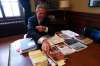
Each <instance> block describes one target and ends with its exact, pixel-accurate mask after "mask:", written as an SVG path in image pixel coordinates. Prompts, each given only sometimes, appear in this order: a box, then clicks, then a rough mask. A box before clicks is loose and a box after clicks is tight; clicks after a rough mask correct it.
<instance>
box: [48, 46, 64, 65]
mask: <svg viewBox="0 0 100 66" xmlns="http://www.w3.org/2000/svg"><path fill="white" fill-rule="evenodd" d="M47 56H48V57H49V58H50V59H51V62H53V64H52V63H51V64H52V65H55V66H63V65H64V64H65V62H64V61H65V59H64V54H63V53H62V52H61V51H59V49H58V48H57V47H56V46H53V47H52V48H51V49H50V53H49V54H47Z"/></svg>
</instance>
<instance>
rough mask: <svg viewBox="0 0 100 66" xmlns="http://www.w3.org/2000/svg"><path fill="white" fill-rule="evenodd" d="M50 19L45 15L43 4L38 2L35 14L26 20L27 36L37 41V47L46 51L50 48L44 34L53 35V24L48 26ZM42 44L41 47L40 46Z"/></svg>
mask: <svg viewBox="0 0 100 66" xmlns="http://www.w3.org/2000/svg"><path fill="white" fill-rule="evenodd" d="M49 22H50V20H49V18H48V17H47V16H46V8H45V6H44V4H39V5H37V7H36V14H35V15H34V16H32V17H30V18H29V20H28V26H27V27H28V36H29V37H31V38H32V39H33V40H35V42H36V43H37V45H38V47H39V48H42V50H43V51H45V52H48V51H49V49H50V44H49V42H48V41H47V39H48V38H47V37H46V35H53V34H54V33H55V32H56V30H55V31H54V29H55V28H54V27H53V26H49V25H48V24H49ZM41 45H42V47H41Z"/></svg>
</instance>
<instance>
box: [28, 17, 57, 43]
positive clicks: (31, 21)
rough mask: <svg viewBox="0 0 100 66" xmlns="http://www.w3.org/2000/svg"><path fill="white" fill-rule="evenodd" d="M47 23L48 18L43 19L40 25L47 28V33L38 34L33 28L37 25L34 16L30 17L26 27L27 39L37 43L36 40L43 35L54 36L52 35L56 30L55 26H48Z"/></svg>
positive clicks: (48, 21)
mask: <svg viewBox="0 0 100 66" xmlns="http://www.w3.org/2000/svg"><path fill="white" fill-rule="evenodd" d="M49 23H50V19H49V18H48V17H45V18H44V20H42V22H41V25H43V26H46V27H48V32H38V31H37V30H36V29H35V27H36V26H38V25H39V24H38V21H37V18H36V16H32V17H30V18H29V20H28V25H27V27H28V30H27V34H28V37H31V38H32V39H33V40H35V42H36V43H37V41H38V39H39V38H40V37H42V36H44V35H50V36H52V35H54V33H55V32H56V31H58V30H56V29H55V28H56V27H55V26H50V25H49Z"/></svg>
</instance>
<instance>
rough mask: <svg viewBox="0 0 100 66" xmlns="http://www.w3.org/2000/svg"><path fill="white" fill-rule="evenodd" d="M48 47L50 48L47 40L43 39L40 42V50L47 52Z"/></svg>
mask: <svg viewBox="0 0 100 66" xmlns="http://www.w3.org/2000/svg"><path fill="white" fill-rule="evenodd" d="M50 48H51V46H50V43H49V42H48V41H47V39H45V40H44V41H43V42H42V50H43V51H44V52H45V53H49V50H50Z"/></svg>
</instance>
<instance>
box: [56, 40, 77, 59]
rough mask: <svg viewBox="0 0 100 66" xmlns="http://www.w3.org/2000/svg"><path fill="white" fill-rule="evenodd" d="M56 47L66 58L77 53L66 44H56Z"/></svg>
mask: <svg viewBox="0 0 100 66" xmlns="http://www.w3.org/2000/svg"><path fill="white" fill-rule="evenodd" d="M56 47H57V48H58V49H59V50H60V51H61V52H62V53H63V54H64V56H65V57H66V55H69V54H72V53H74V52H75V51H76V50H75V49H73V48H71V47H70V46H69V45H67V44H66V43H65V42H61V43H58V44H56Z"/></svg>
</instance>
